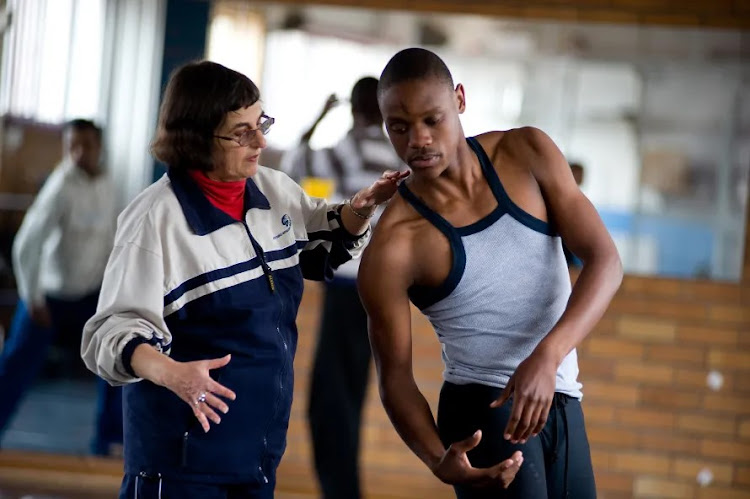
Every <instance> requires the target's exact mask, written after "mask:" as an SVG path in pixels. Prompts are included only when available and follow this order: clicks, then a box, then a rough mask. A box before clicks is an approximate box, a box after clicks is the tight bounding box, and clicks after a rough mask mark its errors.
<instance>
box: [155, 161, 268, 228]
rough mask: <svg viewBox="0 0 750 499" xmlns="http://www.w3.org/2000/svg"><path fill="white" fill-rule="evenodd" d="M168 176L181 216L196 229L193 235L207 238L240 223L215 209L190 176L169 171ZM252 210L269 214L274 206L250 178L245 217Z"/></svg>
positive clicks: (246, 192) (246, 190) (172, 170)
mask: <svg viewBox="0 0 750 499" xmlns="http://www.w3.org/2000/svg"><path fill="white" fill-rule="evenodd" d="M167 175H168V176H169V180H170V182H171V183H172V190H174V193H175V196H177V201H179V203H180V207H181V208H182V212H183V213H184V214H185V218H186V219H187V222H188V225H190V228H191V229H193V232H195V233H196V234H198V235H199V236H205V235H206V234H210V233H211V232H214V231H216V230H219V229H221V228H222V227H225V226H227V225H230V224H233V223H235V222H237V220H235V219H234V218H232V217H230V216H229V215H227V214H226V213H224V212H223V211H221V210H220V209H218V208H217V207H215V206H214V205H212V204H211V202H210V201H209V200H208V199H207V198H206V195H205V194H203V191H202V190H201V188H200V187H199V186H198V184H196V183H195V181H194V180H193V179H192V178H190V175H187V174H186V173H185V172H183V171H180V170H177V169H174V168H170V169H169V171H168V172H167ZM252 208H258V209H260V210H270V209H271V205H270V204H269V202H268V198H267V197H266V196H265V195H264V194H263V193H262V192H261V191H260V189H258V186H257V185H256V184H255V182H253V179H251V178H248V179H247V180H246V181H245V208H244V210H243V216H244V215H246V214H247V212H248V210H250V209H252Z"/></svg>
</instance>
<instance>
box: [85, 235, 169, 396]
mask: <svg viewBox="0 0 750 499" xmlns="http://www.w3.org/2000/svg"><path fill="white" fill-rule="evenodd" d="M148 230H149V229H144V228H143V227H140V230H139V232H140V233H141V234H140V235H138V236H136V237H134V238H128V237H127V234H122V232H127V229H125V230H124V231H121V228H118V235H117V237H116V238H115V246H114V249H113V250H112V254H111V255H110V258H109V261H108V263H107V268H106V270H105V271H104V280H103V282H102V290H101V294H100V296H99V305H98V307H97V311H96V314H95V315H94V316H93V317H92V318H91V319H89V321H88V322H87V323H86V326H85V327H84V330H83V338H82V340H81V357H82V358H83V361H84V363H85V364H86V367H88V368H89V369H90V370H91V371H93V372H94V373H96V374H97V375H98V376H100V377H102V378H103V379H105V380H106V381H108V382H109V383H110V384H112V385H122V384H127V383H132V382H136V381H139V378H138V377H137V376H136V374H135V373H134V372H133V369H132V367H131V365H130V358H131V356H132V354H133V351H134V350H135V347H137V346H138V345H140V344H142V343H148V344H151V345H153V346H154V348H156V349H157V350H159V351H161V352H163V353H165V354H167V355H168V354H169V350H170V347H171V344H172V335H171V334H170V332H169V329H168V328H167V325H166V323H165V321H164V259H163V257H162V255H161V253H160V251H159V248H158V247H155V246H156V245H154V244H144V241H143V239H145V238H147V237H148V236H149V234H143V232H148Z"/></svg>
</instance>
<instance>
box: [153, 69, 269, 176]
mask: <svg viewBox="0 0 750 499" xmlns="http://www.w3.org/2000/svg"><path fill="white" fill-rule="evenodd" d="M259 99H260V91H259V90H258V87H257V86H255V83H253V82H252V81H251V80H250V78H248V77H247V76H245V75H243V74H241V73H238V72H237V71H233V70H231V69H229V68H226V67H224V66H222V65H221V64H217V63H215V62H211V61H201V62H191V63H188V64H185V65H184V66H181V67H179V68H177V69H176V70H175V71H174V72H173V73H172V76H171V77H170V79H169V83H168V84H167V89H166V90H165V91H164V99H163V100H162V103H161V109H160V111H159V124H158V125H157V129H156V138H155V139H154V141H153V143H152V144H151V154H152V155H153V156H154V157H155V158H156V159H158V160H159V161H162V162H164V163H166V164H167V165H168V166H169V167H170V168H181V169H200V170H203V171H210V170H212V169H213V166H214V165H213V160H212V155H211V153H212V150H213V144H214V133H215V130H216V128H218V127H219V125H220V124H221V122H222V120H223V119H224V116H226V114H227V113H228V112H230V111H236V110H237V109H242V108H245V107H248V106H252V105H253V104H255V103H256V102H257V101H258V100H259Z"/></svg>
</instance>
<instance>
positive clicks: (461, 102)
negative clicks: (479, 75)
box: [455, 83, 466, 114]
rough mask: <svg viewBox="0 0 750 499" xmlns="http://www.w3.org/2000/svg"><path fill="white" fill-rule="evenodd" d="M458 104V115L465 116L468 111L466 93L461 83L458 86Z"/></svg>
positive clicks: (456, 91)
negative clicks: (464, 113)
mask: <svg viewBox="0 0 750 499" xmlns="http://www.w3.org/2000/svg"><path fill="white" fill-rule="evenodd" d="M455 93H456V102H457V104H458V114H463V112H464V111H465V110H466V92H465V91H464V86H463V85H462V84H461V83H459V84H458V85H456V90H455Z"/></svg>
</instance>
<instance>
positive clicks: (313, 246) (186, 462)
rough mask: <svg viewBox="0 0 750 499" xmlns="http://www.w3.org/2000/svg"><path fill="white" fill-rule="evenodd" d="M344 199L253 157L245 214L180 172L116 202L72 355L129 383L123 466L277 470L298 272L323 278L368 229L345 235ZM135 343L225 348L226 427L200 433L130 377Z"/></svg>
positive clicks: (195, 475) (216, 352)
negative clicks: (230, 210) (211, 197)
mask: <svg viewBox="0 0 750 499" xmlns="http://www.w3.org/2000/svg"><path fill="white" fill-rule="evenodd" d="M340 210H341V205H330V204H327V203H326V202H325V201H323V200H320V199H314V198H310V197H308V196H307V195H306V194H305V193H304V191H303V190H302V189H301V188H300V187H299V186H298V185H297V184H296V183H295V182H294V181H292V180H291V179H290V178H289V177H288V176H287V175H285V174H284V173H281V172H278V171H274V170H271V169H268V168H265V167H259V169H258V172H257V174H256V175H254V177H253V178H252V179H248V180H247V184H246V191H245V218H244V222H241V221H237V220H234V219H233V218H231V217H230V216H229V215H227V214H226V213H224V212H223V211H221V210H219V209H218V208H216V207H214V206H213V205H212V204H211V203H210V202H209V201H208V199H206V197H205V196H204V194H203V192H202V191H201V190H200V187H199V186H198V185H197V184H196V183H195V182H194V181H193V180H192V179H191V178H190V177H189V176H188V175H187V174H186V173H184V172H180V171H176V170H170V172H169V174H167V175H165V176H164V177H162V178H161V179H160V180H159V181H157V182H156V183H155V184H153V185H151V186H150V187H148V188H147V189H146V190H145V191H143V193H141V194H140V195H139V196H138V197H137V198H136V199H135V200H134V201H133V202H132V203H131V204H130V206H128V207H127V208H126V209H125V210H124V211H123V213H122V214H121V215H120V218H119V220H118V228H117V235H116V237H115V247H114V250H113V251H112V255H111V256H110V259H109V262H108V264H107V269H106V271H105V275H104V283H103V285H102V294H101V297H100V300H99V307H98V310H97V313H96V315H94V317H92V318H91V319H90V320H89V322H88V323H87V324H86V327H85V329H84V334H83V340H82V345H81V355H82V357H83V359H84V361H85V363H86V365H87V366H88V368H89V369H91V370H92V371H94V372H95V373H96V374H98V375H99V376H101V377H102V378H104V379H106V380H107V381H109V382H110V383H111V384H125V385H126V386H125V389H124V414H125V418H124V419H125V472H126V473H130V474H141V475H142V476H164V477H173V478H177V479H185V478H190V479H192V480H199V481H203V482H217V483H234V482H244V483H247V482H254V481H258V482H267V481H268V480H272V479H274V476H275V469H276V466H277V465H278V463H279V461H280V459H281V456H282V454H283V452H284V448H285V445H286V429H287V426H288V422H289V412H290V408H291V404H292V393H293V372H292V362H293V359H294V353H295V350H296V346H297V328H296V325H295V319H296V316H297V309H298V307H299V303H300V299H301V297H302V289H303V277H304V278H307V279H316V280H321V279H324V278H331V277H332V275H333V269H335V268H336V267H337V266H338V265H340V264H341V263H343V262H345V261H347V260H350V259H351V258H352V257H356V256H358V254H359V252H360V251H361V248H362V247H363V246H364V245H365V243H366V240H367V239H368V237H369V232H370V231H369V230H368V231H367V232H366V233H365V234H364V235H362V236H360V237H355V236H352V235H350V234H349V233H348V232H346V231H345V230H344V228H343V227H342V225H341V219H340ZM141 343H149V344H151V345H154V346H155V347H156V348H157V349H158V350H160V351H162V352H164V353H165V354H167V355H170V356H171V357H172V358H173V359H175V360H177V361H193V360H200V359H210V358H217V357H222V356H224V355H226V354H232V360H231V361H230V363H229V364H228V365H227V366H225V367H224V368H221V369H217V370H215V371H212V376H213V377H214V379H216V380H217V381H218V382H219V383H221V384H223V385H224V386H227V387H228V388H230V389H231V390H233V391H234V392H235V393H236V394H237V399H236V400H235V401H233V402H232V403H231V404H230V411H229V412H228V414H226V415H223V416H222V422H221V424H219V425H212V428H211V430H210V431H209V432H208V433H204V432H203V430H202V429H201V427H200V425H199V424H198V423H197V420H196V418H195V416H193V414H192V410H191V408H190V407H189V406H188V405H187V404H186V403H185V402H183V401H182V400H180V399H179V398H178V397H177V395H175V394H174V393H172V392H171V391H169V390H167V389H166V388H163V387H160V386H157V385H155V384H153V383H151V382H149V381H146V380H140V379H138V378H137V377H136V376H135V374H134V372H133V370H132V368H131V366H130V358H131V356H132V353H133V350H134V349H135V347H136V346H138V345H139V344H141Z"/></svg>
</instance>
